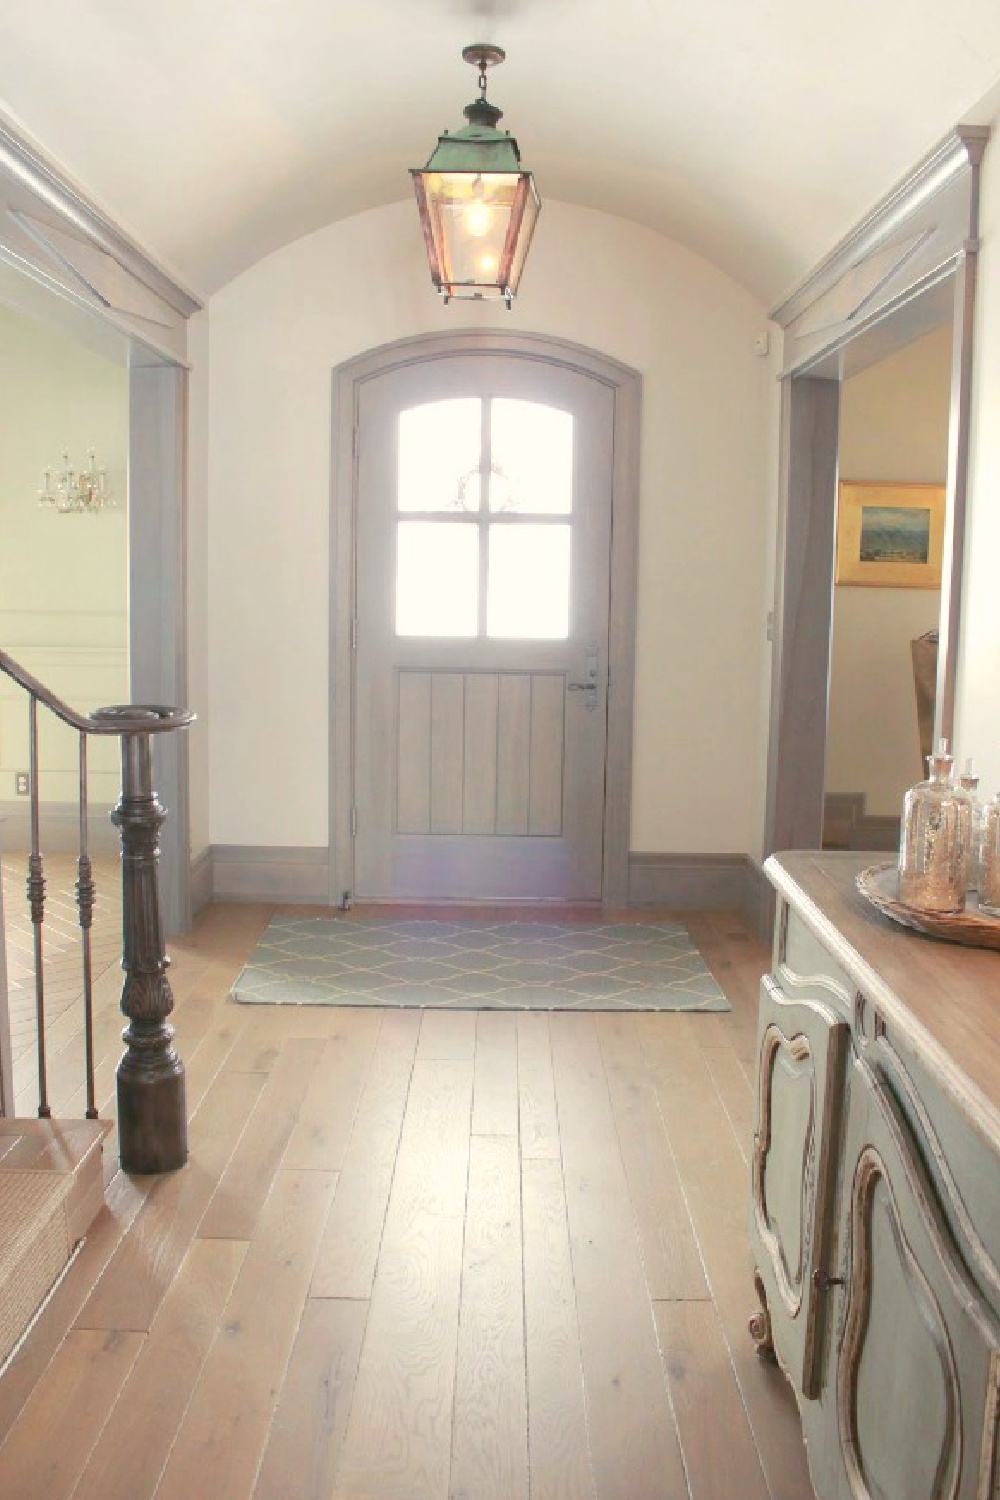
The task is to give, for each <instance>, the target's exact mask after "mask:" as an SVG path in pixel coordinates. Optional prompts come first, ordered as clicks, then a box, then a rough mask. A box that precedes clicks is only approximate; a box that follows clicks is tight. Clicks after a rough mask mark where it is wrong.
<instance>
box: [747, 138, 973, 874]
mask: <svg viewBox="0 0 1000 1500" xmlns="http://www.w3.org/2000/svg"><path fill="white" fill-rule="evenodd" d="M988 139H989V131H988V130H986V129H983V128H981V127H978V126H964V125H963V126H960V127H959V128H958V129H957V130H956V131H954V132H953V133H952V134H951V135H949V136H947V137H946V138H945V140H944V141H942V142H941V144H940V145H939V146H938V147H936V148H935V150H933V151H932V152H930V153H929V155H928V156H927V157H925V158H924V159H923V160H922V161H921V162H918V164H917V165H916V167H914V169H913V171H912V172H911V173H910V174H909V175H908V176H907V177H906V178H905V179H904V180H903V181H902V182H901V183H899V184H898V185H897V186H896V187H895V188H894V189H893V190H892V192H891V193H889V194H888V195H887V196H886V197H885V198H884V199H883V200H882V201H881V202H880V203H878V204H876V206H875V208H874V209H873V210H872V211H871V213H870V214H868V215H867V216H866V218H864V219H863V220H862V221H861V222H860V223H859V224H858V225H857V226H856V227H855V228H854V229H853V230H852V231H851V233H850V234H849V235H848V236H847V237H846V238H845V239H844V240H842V241H841V243H840V244H839V245H837V246H836V247H835V248H834V250H833V251H831V253H830V254H829V255H828V256H827V257H826V258H825V259H824V260H823V261H821V262H820V264H819V265H818V266H817V267H816V268H815V269H814V270H813V271H812V272H811V273H810V274H809V276H808V277H807V278H806V279H805V281H804V282H803V283H802V284H801V286H800V287H799V288H798V289H797V290H796V291H794V292H793V293H792V294H791V296H789V297H787V298H786V299H785V300H784V301H783V302H781V303H779V304H778V305H777V306H776V307H774V308H772V310H771V317H772V318H773V319H774V320H775V321H776V322H777V323H779V324H780V325H781V327H782V329H783V331H784V354H785V370H784V373H783V381H782V384H783V392H782V408H781V451H780V477H779V496H778V528H777V532H778V536H777V548H778V551H777V568H776V583H775V601H774V603H775V608H774V629H773V635H772V639H773V650H772V675H771V726H770V740H769V747H768V779H767V811H766V815H765V824H764V854H765V855H768V854H772V853H774V852H776V851H780V850H787V849H800V848H804V849H813V848H819V847H820V845H821V843H822V822H823V786H824V773H825V752H826V720H827V692H828V687H829V674H830V644H831V617H832V589H833V537H832V532H833V522H834V515H835V511H836V480H837V448H838V432H837V422H838V416H837V409H838V406H839V382H840V381H841V380H842V379H843V374H844V360H843V357H842V356H843V351H844V349H845V348H846V347H847V345H848V344H850V343H851V342H852V341H853V340H855V339H857V338H859V337H860V336H861V335H863V334H864V333H866V332H867V331H868V330H870V329H872V328H873V327H874V325H875V324H879V325H880V326H881V327H882V328H883V329H885V328H886V327H888V325H889V320H890V319H891V318H893V317H894V316H895V317H897V318H898V317H900V316H903V317H905V316H906V312H905V310H906V309H910V310H911V311H912V309H913V308H914V307H915V306H916V305H917V303H916V299H917V298H918V297H919V295H920V293H922V292H924V291H926V290H927V289H928V287H930V286H932V285H935V284H941V283H944V282H947V280H948V279H949V278H951V279H952V281H953V285H954V301H953V313H952V337H953V344H952V350H953V352H952V375H951V417H950V426H949V441H948V485H947V524H946V528H945V536H946V541H945V559H944V571H943V577H942V590H941V648H940V651H939V654H938V681H937V714H936V721H935V729H934V737H935V739H937V738H939V737H940V736H944V737H946V738H948V739H950V738H951V737H952V730H953V722H954V711H955V699H956V690H957V672H958V646H959V634H960V629H961V579H962V572H963V568H964V551H965V525H966V520H965V517H966V492H967V485H968V458H969V427H970V399H971V388H972V373H973V371H972V365H973V344H972V339H973V324H974V312H975V291H976V264H977V258H978V248H979V242H978V235H979V186H980V163H981V161H982V157H983V152H984V151H985V149H986V144H987V141H988ZM902 342H905V340H903V341H902ZM885 352H886V353H889V352H890V350H889V348H888V347H887V348H886V350H885ZM828 568H829V571H827V569H828Z"/></svg>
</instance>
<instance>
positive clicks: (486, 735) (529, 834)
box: [354, 354, 614, 901]
mask: <svg viewBox="0 0 1000 1500" xmlns="http://www.w3.org/2000/svg"><path fill="white" fill-rule="evenodd" d="M613 422H614V392H613V390H612V389H611V388H610V387H609V386H608V385H607V384H605V383H604V382H603V381H601V380H599V379H597V378H595V377H593V376H590V375H586V374H583V373H582V372H580V371H575V370H570V369H567V368H566V367H564V366H562V365H559V364H549V363H546V362H545V361H541V360H537V359H525V358H519V357H516V356H505V355H497V354H489V355H479V356H477V355H462V356H451V357H448V358H444V359H437V360H430V361H427V362H424V363H419V364H413V365H409V366H404V367H402V368H396V369H393V370H391V371H388V372H386V373H385V374H382V375H380V376H378V377H375V378H373V379H372V380H370V381H368V382H367V383H365V384H364V385H363V386H362V387H361V391H360V395H359V401H358V514H357V529H356V535H357V559H356V579H357V582H356V616H357V628H356V639H357V647H356V660H355V772H354V774H355V804H356V825H355V826H356V834H355V893H356V895H357V896H358V897H359V898H361V899H368V900H379V899H385V900H392V899H458V900H461V899H479V900H490V899H495V900H503V899H554V900H566V901H574V900H575V901H580V900H584V901H586V900H594V901H596V900H599V899H600V896H601V886H602V872H603V849H604V830H603V819H604V781H605V760H606V749H607V680H608V673H607V662H608V611H609V578H610V546H611V480H612V460H613Z"/></svg>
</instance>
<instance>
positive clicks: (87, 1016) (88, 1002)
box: [76, 730, 97, 1120]
mask: <svg viewBox="0 0 1000 1500" xmlns="http://www.w3.org/2000/svg"><path fill="white" fill-rule="evenodd" d="M87 833H88V830H87V736H86V734H85V733H84V732H83V730H81V731H80V860H79V863H78V865H77V879H76V904H77V906H78V908H79V911H80V929H81V936H82V938H83V1036H84V1046H85V1048H86V1054H87V1119H88V1120H96V1119H97V1104H96V1101H95V1099H94V982H93V968H92V964H91V955H90V929H91V926H92V925H93V921H94V898H95V896H96V895H97V888H96V886H95V885H94V873H93V866H92V865H91V863H90V854H89V853H88V845H87Z"/></svg>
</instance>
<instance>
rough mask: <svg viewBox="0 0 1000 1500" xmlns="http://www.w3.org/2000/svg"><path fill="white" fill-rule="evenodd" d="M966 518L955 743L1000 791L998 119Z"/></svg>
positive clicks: (989, 163) (990, 151) (985, 217)
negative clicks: (974, 761) (972, 757)
mask: <svg viewBox="0 0 1000 1500" xmlns="http://www.w3.org/2000/svg"><path fill="white" fill-rule="evenodd" d="M980 233H981V239H982V251H981V254H980V266H979V289H978V296H977V303H976V332H975V340H976V345H975V350H976V353H975V361H976V362H975V377H974V382H973V392H972V394H973V411H972V446H971V462H970V470H969V515H968V526H967V531H966V554H965V556H966V566H965V579H964V584H963V595H962V597H963V620H962V639H961V648H960V652H959V669H958V701H957V710H956V721H955V743H956V746H957V749H958V752H959V754H960V755H962V756H968V755H971V756H974V757H975V760H976V763H977V765H978V766H979V768H980V771H981V775H982V782H981V786H982V790H983V791H984V792H985V793H986V794H987V795H988V796H990V797H992V796H994V795H995V794H996V793H997V792H998V791H1000V117H998V118H997V119H995V120H994V121H993V139H992V141H991V143H990V144H989V145H988V146H987V148H986V155H985V157H984V159H983V177H982V216H981V230H980Z"/></svg>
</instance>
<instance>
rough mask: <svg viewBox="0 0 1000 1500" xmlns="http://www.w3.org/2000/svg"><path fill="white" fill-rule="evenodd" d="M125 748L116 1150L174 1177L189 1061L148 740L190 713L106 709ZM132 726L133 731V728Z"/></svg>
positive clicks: (118, 819)
mask: <svg viewBox="0 0 1000 1500" xmlns="http://www.w3.org/2000/svg"><path fill="white" fill-rule="evenodd" d="M96 717H97V718H98V719H100V720H102V721H104V722H110V721H112V720H113V721H114V722H115V724H116V726H117V728H118V731H119V733H120V734H121V743H122V790H121V797H120V798H119V801H118V804H117V806H116V807H115V808H114V810H113V812H112V813H111V821H112V823H114V825H115V827H116V828H117V829H118V831H119V833H120V834H121V841H122V898H123V900H122V968H123V969H124V971H125V984H124V987H123V989H122V998H121V1008H122V1011H123V1012H124V1014H125V1015H126V1016H127V1017H128V1026H127V1027H126V1028H125V1030H124V1031H123V1032H122V1040H123V1042H124V1043H125V1052H124V1054H123V1056H122V1058H121V1060H120V1062H119V1064H118V1078H117V1081H118V1146H119V1155H120V1159H121V1164H122V1170H123V1171H125V1172H143V1173H145V1172H170V1171H173V1170H174V1169H175V1168H177V1167H182V1166H183V1165H184V1163H185V1162H186V1161H187V1154H188V1147H187V1110H186V1106H185V1097H184V1064H183V1063H182V1062H181V1060H180V1058H179V1057H178V1055H177V1053H176V1052H175V1051H174V1047H173V1035H174V1028H173V1027H172V1026H171V1025H170V1024H169V1022H168V1020H167V1017H168V1016H169V1014H170V1012H171V1011H172V1010H173V1008H174V997H173V995H172V994H171V991H170V984H169V982H168V980H167V966H168V964H169V959H168V958H167V955H166V950H165V947H164V942H163V926H162V921H161V917H160V899H159V887H158V879H157V864H158V860H159V853H160V851H159V845H158V840H159V832H160V827H161V825H162V824H163V821H164V819H165V817H166V813H165V812H164V810H163V808H162V807H161V805H160V803H159V802H158V801H157V798H156V793H155V792H154V790H153V771H152V755H151V745H150V734H151V733H156V732H159V731H162V730H163V729H165V728H180V727H186V726H187V724H188V723H190V722H191V719H192V717H193V715H190V714H187V713H182V712H179V711H176V710H169V709H156V708H139V707H126V708H105V709H101V710H99V712H98V714H97V715H96ZM133 726H134V727H133Z"/></svg>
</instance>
